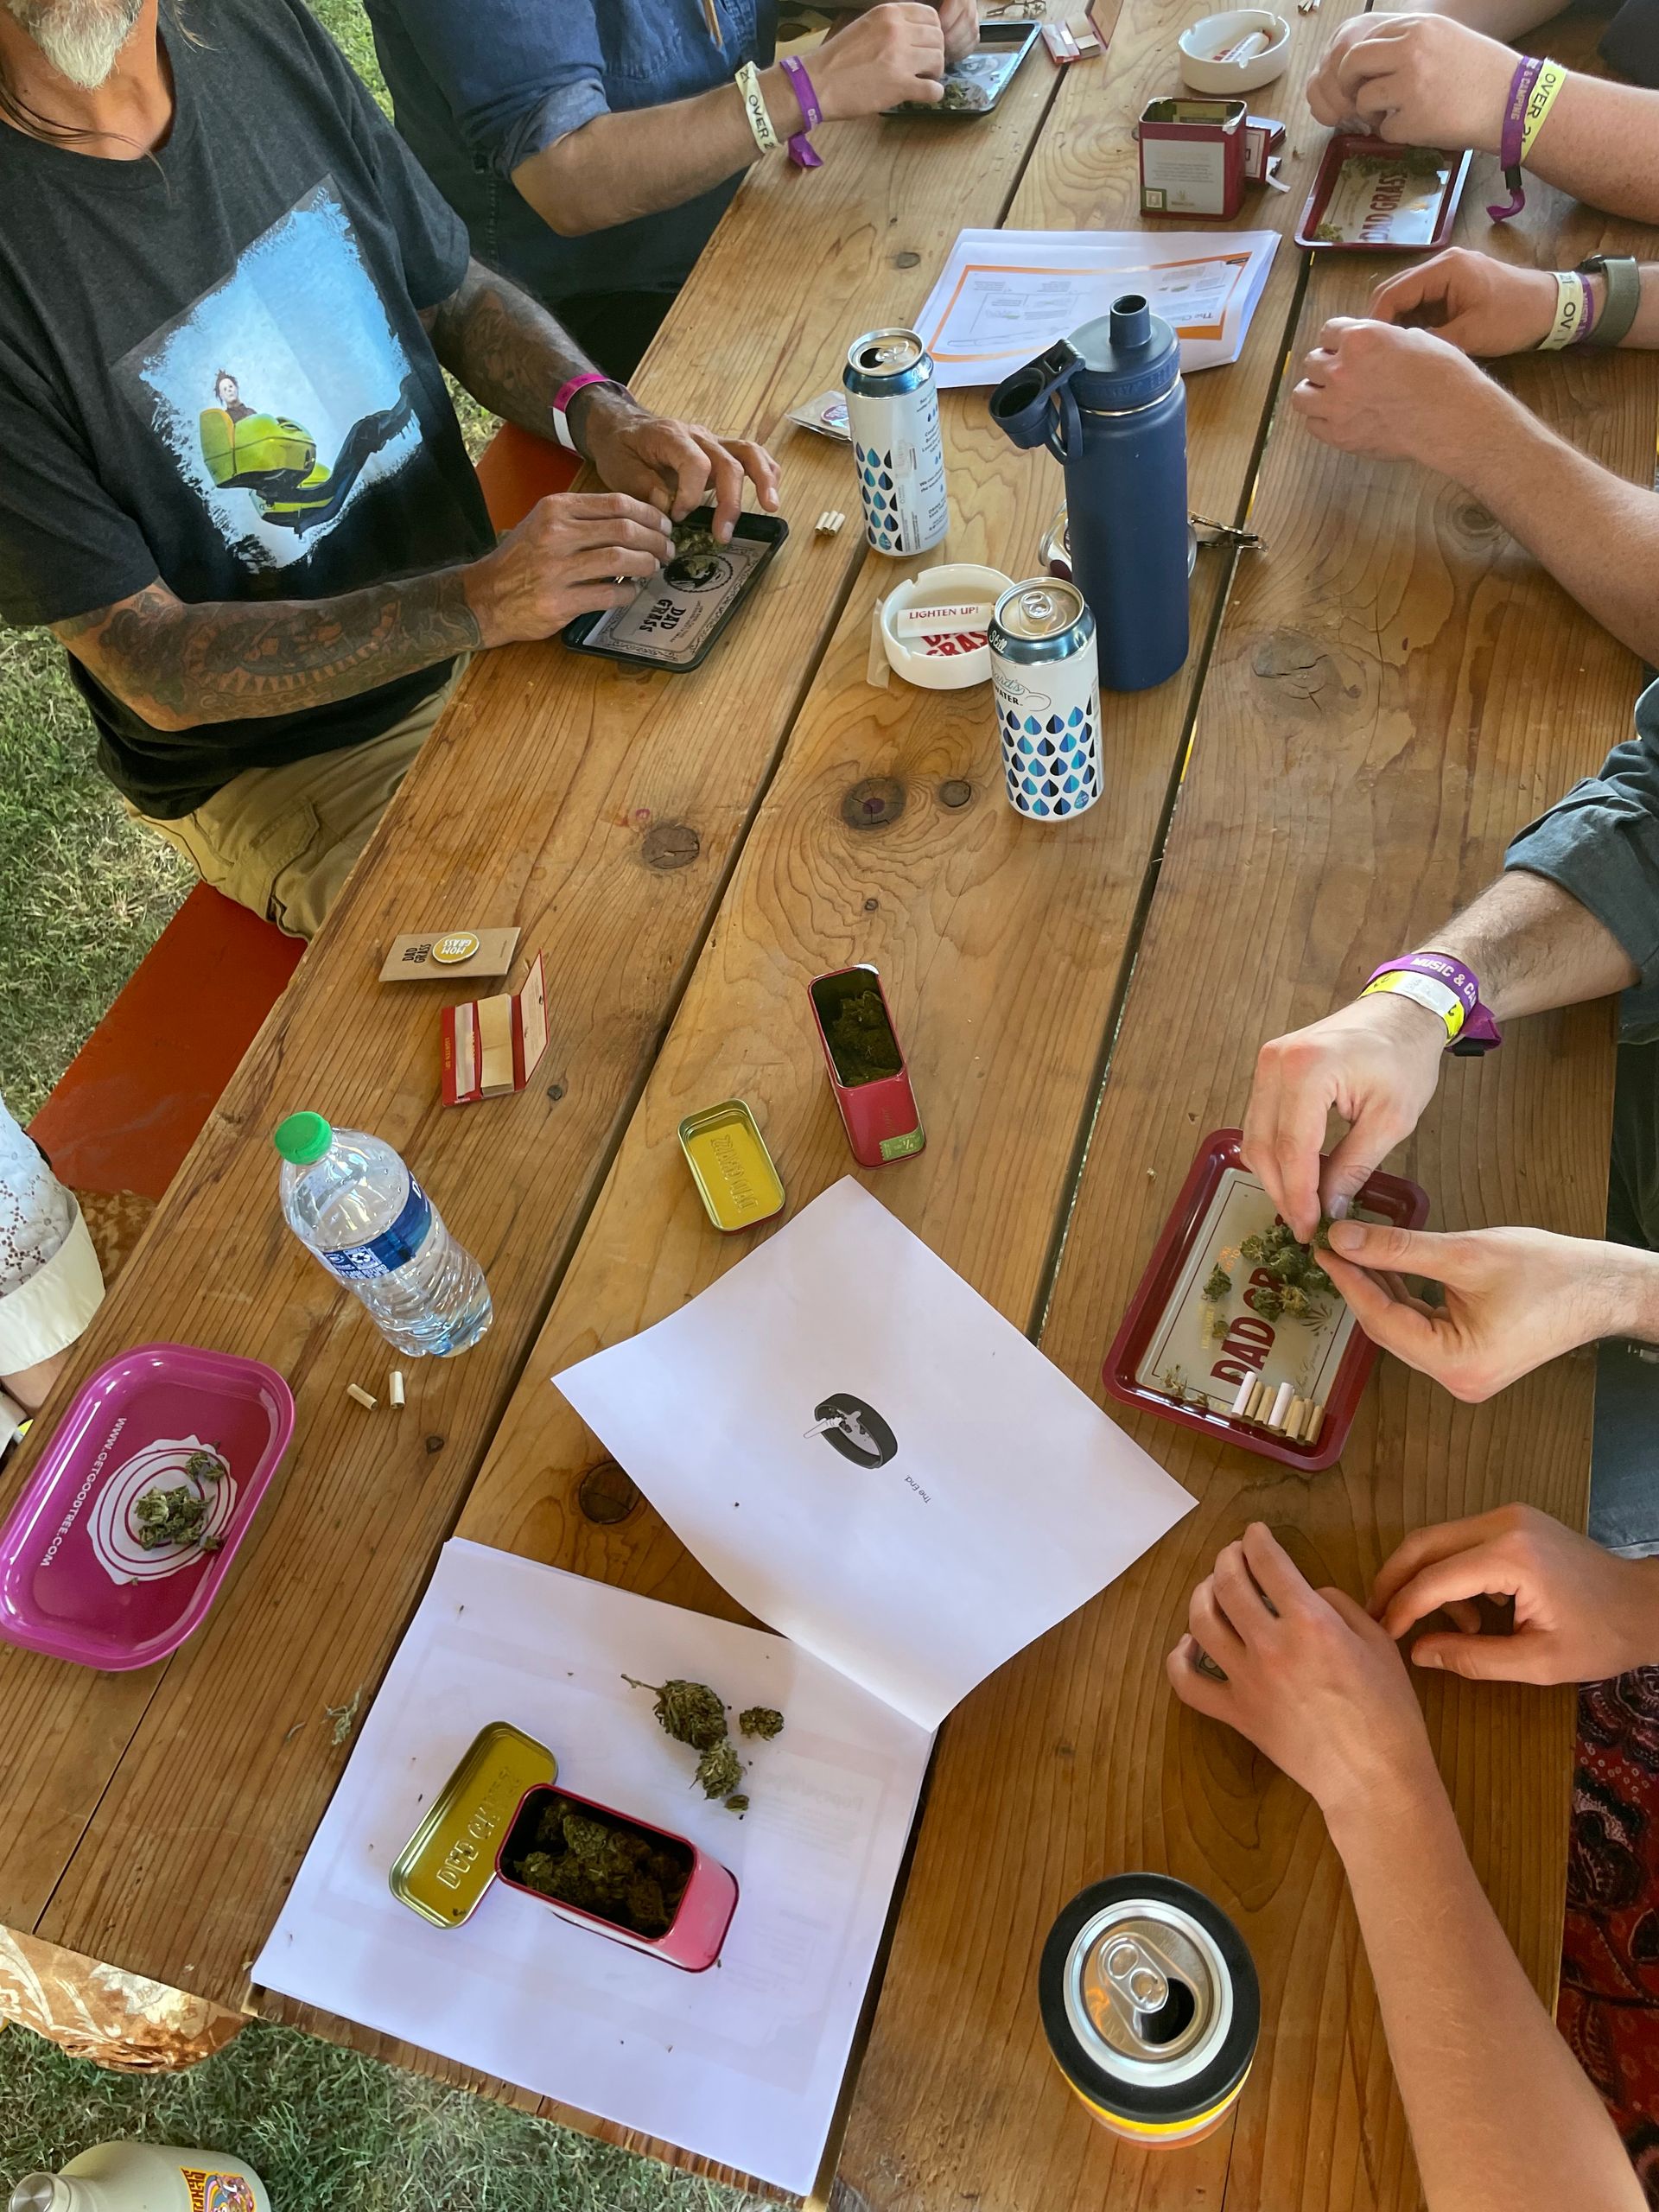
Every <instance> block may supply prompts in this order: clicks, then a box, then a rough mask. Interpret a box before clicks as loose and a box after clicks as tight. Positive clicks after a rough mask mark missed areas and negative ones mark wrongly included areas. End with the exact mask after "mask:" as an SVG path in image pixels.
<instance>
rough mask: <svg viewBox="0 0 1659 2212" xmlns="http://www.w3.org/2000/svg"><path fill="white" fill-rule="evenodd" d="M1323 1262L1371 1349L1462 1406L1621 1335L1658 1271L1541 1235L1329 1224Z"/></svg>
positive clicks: (1587, 1242) (1605, 1249) (1603, 1248)
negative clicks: (1421, 1286) (1431, 1298)
mask: <svg viewBox="0 0 1659 2212" xmlns="http://www.w3.org/2000/svg"><path fill="white" fill-rule="evenodd" d="M1324 1260H1325V1268H1326V1270H1327V1272H1328V1273H1329V1274H1330V1277H1331V1280H1332V1282H1334V1283H1335V1285H1336V1286H1337V1288H1338V1290H1339V1291H1340V1292H1341V1293H1342V1295H1343V1297H1344V1299H1345V1300H1347V1302H1348V1304H1349V1305H1350V1306H1351V1307H1352V1308H1353V1311H1354V1316H1355V1319H1357V1321H1358V1323H1359V1325H1360V1327H1361V1328H1362V1329H1363V1330H1364V1332H1365V1333H1366V1335H1367V1336H1368V1337H1370V1339H1371V1341H1372V1342H1373V1343H1374V1344H1381V1345H1382V1346H1383V1349H1384V1350H1385V1351H1391V1352H1393V1353H1394V1354H1395V1357H1396V1358H1399V1359H1403V1360H1404V1361H1405V1363H1406V1364H1407V1365H1408V1367H1414V1368H1417V1369H1418V1370H1420V1371H1421V1373H1423V1374H1425V1375H1432V1376H1433V1378H1434V1380H1435V1381H1436V1382H1437V1383H1442V1384H1444V1386H1445V1387H1446V1389H1448V1390H1449V1391H1450V1392H1451V1393H1452V1396H1453V1397H1454V1398H1461V1399H1463V1400H1465V1402H1467V1403H1469V1404H1471V1405H1474V1404H1478V1403H1479V1402H1480V1401H1481V1400H1482V1399H1483V1398H1490V1397H1491V1396H1492V1395H1493V1394H1494V1393H1495V1392H1497V1391H1498V1390H1502V1389H1506V1388H1507V1386H1508V1385H1509V1384H1510V1383H1513V1382H1514V1381H1515V1380H1516V1377H1517V1376H1522V1375H1529V1374H1531V1372H1532V1370H1533V1369H1534V1368H1535V1367H1541V1366H1542V1365H1543V1364H1544V1363H1545V1361H1546V1360H1550V1359H1555V1358H1558V1357H1560V1354H1561V1353H1563V1352H1567V1351H1574V1350H1576V1349H1577V1347H1578V1346H1579V1345H1580V1344H1591V1343H1592V1342H1593V1341H1594V1340H1595V1338H1598V1337H1605V1336H1611V1335H1613V1334H1615V1333H1617V1332H1618V1330H1619V1329H1620V1328H1621V1327H1622V1326H1627V1325H1629V1321H1630V1316H1631V1315H1632V1314H1633V1313H1636V1312H1637V1311H1638V1310H1639V1308H1640V1286H1641V1283H1642V1280H1643V1268H1644V1265H1645V1268H1646V1269H1647V1270H1648V1271H1649V1272H1651V1271H1652V1270H1653V1269H1654V1268H1656V1266H1659V1262H1656V1261H1655V1260H1654V1259H1653V1256H1652V1255H1651V1254H1648V1253H1643V1252H1637V1251H1635V1250H1633V1249H1631V1248H1630V1246H1628V1245H1624V1244H1603V1243H1595V1242H1593V1241H1592V1239H1590V1238H1588V1237H1583V1236H1552V1235H1551V1234H1550V1232H1549V1231H1548V1230H1543V1229H1476V1230H1465V1231H1464V1232H1463V1233H1462V1234H1460V1235H1457V1236H1435V1235H1433V1234H1431V1233H1430V1232H1429V1231H1428V1230H1421V1229H1388V1228H1383V1227H1380V1226H1376V1225H1374V1224H1370V1223H1368V1222H1361V1221H1344V1222H1336V1223H1333V1224H1332V1229H1331V1249H1330V1250H1329V1252H1328V1253H1326V1254H1325V1255H1324ZM1404 1274H1414V1275H1421V1276H1425V1277H1427V1278H1428V1279H1429V1280H1430V1281H1433V1282H1437V1283H1439V1284H1440V1287H1441V1290H1442V1292H1443V1294H1444V1300H1445V1302H1444V1304H1442V1305H1439V1306H1433V1305H1430V1304H1429V1302H1428V1301H1427V1299H1423V1298H1418V1297H1414V1295H1413V1294H1412V1293H1411V1292H1410V1291H1409V1290H1408V1288H1407V1287H1406V1285H1405V1283H1404V1281H1402V1276H1403V1275H1404Z"/></svg>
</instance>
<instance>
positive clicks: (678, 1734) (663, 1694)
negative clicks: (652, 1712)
mask: <svg viewBox="0 0 1659 2212" xmlns="http://www.w3.org/2000/svg"><path fill="white" fill-rule="evenodd" d="M622 1679H623V1681H625V1682H626V1683H628V1684H629V1685H630V1686H631V1687H632V1688H634V1689H636V1690H653V1691H655V1693H656V1696H657V1706H656V1713H657V1718H658V1720H659V1721H660V1722H661V1723H662V1725H663V1727H664V1730H665V1731H666V1732H667V1733H668V1734H669V1735H671V1737H672V1738H674V1740H675V1742H676V1743H677V1744H689V1745H690V1746H691V1749H692V1750H693V1751H712V1750H713V1749H714V1747H715V1745H716V1744H723V1743H724V1742H725V1740H726V1707H724V1706H723V1705H722V1704H721V1700H719V1699H718V1698H717V1697H716V1696H715V1693H714V1692H713V1690H711V1689H710V1688H709V1685H708V1683H707V1682H687V1681H681V1680H679V1679H678V1678H676V1679H675V1680H674V1681H669V1682H661V1683H658V1682H637V1681H634V1678H633V1676H632V1675H623V1677H622Z"/></svg>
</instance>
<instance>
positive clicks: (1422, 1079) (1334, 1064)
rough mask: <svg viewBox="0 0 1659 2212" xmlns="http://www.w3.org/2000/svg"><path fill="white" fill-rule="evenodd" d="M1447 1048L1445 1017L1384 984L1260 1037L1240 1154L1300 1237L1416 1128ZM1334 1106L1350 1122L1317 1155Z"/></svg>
mask: <svg viewBox="0 0 1659 2212" xmlns="http://www.w3.org/2000/svg"><path fill="white" fill-rule="evenodd" d="M1445 1049H1446V1028H1445V1025H1444V1024H1443V1023H1441V1022H1440V1021H1438V1020H1436V1019H1435V1017H1434V1016H1433V1014H1430V1013H1429V1012H1428V1011H1427V1008H1426V1007H1420V1006H1418V1005H1416V1004H1415V1003H1414V1001H1412V1000H1410V999H1404V998H1399V997H1396V996H1395V995H1393V994H1392V993H1379V994H1378V995H1376V996H1375V997H1372V998H1369V999H1356V1000H1355V1001H1354V1003H1353V1004H1352V1006H1345V1007H1341V1008H1339V1009H1338V1012H1337V1013H1335V1014H1327V1015H1326V1016H1325V1020H1323V1021H1316V1022H1314V1023H1313V1025H1312V1027H1309V1028H1306V1029H1298V1030H1296V1031H1295V1032H1294V1033H1293V1034H1292V1035H1290V1036H1288V1037H1276V1038H1274V1040H1273V1042H1272V1043H1271V1044H1268V1045H1264V1046H1262V1051H1261V1052H1260V1054H1259V1056H1258V1058H1257V1059H1256V1063H1255V1083H1254V1084H1252V1086H1251V1089H1250V1103H1249V1108H1248V1109H1247V1110H1246V1112H1245V1116H1244V1139H1243V1147H1242V1150H1243V1158H1244V1162H1245V1165H1246V1166H1248V1167H1249V1168H1250V1169H1251V1170H1252V1171H1253V1172H1254V1173H1255V1174H1257V1175H1259V1176H1260V1177H1261V1179H1262V1184H1263V1185H1264V1187H1265V1188H1266V1190H1267V1193H1268V1197H1269V1198H1271V1199H1272V1200H1273V1203H1274V1205H1275V1206H1277V1207H1278V1209H1279V1211H1280V1212H1281V1214H1282V1215H1283V1216H1284V1217H1285V1219H1286V1220H1287V1222H1288V1223H1289V1224H1290V1225H1291V1227H1292V1229H1293V1230H1294V1231H1295V1232H1296V1234H1297V1236H1300V1238H1301V1240H1302V1242H1303V1243H1306V1242H1307V1240H1308V1238H1309V1237H1310V1236H1313V1231H1314V1230H1316V1229H1317V1228H1318V1226H1319V1216H1320V1214H1321V1213H1322V1212H1323V1213H1328V1214H1336V1215H1340V1214H1343V1213H1345V1212H1346V1211H1347V1210H1348V1204H1349V1201H1350V1200H1351V1198H1352V1197H1353V1195H1354V1193H1355V1192H1356V1191H1357V1190H1358V1189H1359V1187H1360V1185H1362V1184H1363V1183H1364V1182H1365V1181H1367V1180H1368V1179H1369V1178H1370V1174H1371V1173H1372V1171H1373V1170H1374V1169H1375V1168H1376V1167H1377V1166H1380V1165H1381V1163H1382V1162H1383V1160H1384V1159H1386V1158H1387V1156H1388V1154H1389V1153H1391V1152H1392V1151H1393V1150H1394V1147H1395V1145H1397V1144H1401V1143H1403V1141H1405V1139H1406V1138H1407V1137H1408V1136H1409V1135H1411V1133H1412V1131H1413V1130H1414V1128H1416V1126H1417V1123H1418V1120H1419V1118H1420V1116H1421V1114H1422V1110H1423V1109H1424V1107H1425V1106H1427V1103H1428V1102H1429V1100H1430V1099H1431V1098H1432V1097H1433V1096H1434V1086H1435V1084H1437V1083H1438V1082H1439V1081H1440V1061H1441V1058H1442V1056H1443V1054H1444V1052H1445ZM1333 1111H1334V1112H1336V1113H1338V1114H1340V1115H1341V1116H1342V1118H1343V1120H1344V1122H1347V1123H1348V1125H1349V1126H1348V1132H1347V1135H1345V1136H1344V1138H1343V1139H1342V1141H1341V1142H1340V1143H1339V1144H1338V1145H1337V1146H1336V1147H1335V1148H1334V1149H1333V1150H1332V1154H1331V1157H1330V1158H1329V1160H1325V1159H1322V1158H1321V1157H1320V1151H1321V1147H1323V1145H1324V1143H1325V1122H1326V1121H1327V1119H1328V1118H1329V1116H1330V1115H1331V1114H1332V1112H1333Z"/></svg>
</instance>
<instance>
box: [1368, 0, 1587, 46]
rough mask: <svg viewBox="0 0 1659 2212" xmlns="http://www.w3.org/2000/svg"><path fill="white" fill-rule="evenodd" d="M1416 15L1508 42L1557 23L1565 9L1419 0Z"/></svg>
mask: <svg viewBox="0 0 1659 2212" xmlns="http://www.w3.org/2000/svg"><path fill="white" fill-rule="evenodd" d="M1378 12H1379V13H1383V12H1385V11H1384V10H1378ZM1416 12H1417V13H1418V14H1419V15H1423V16H1450V18H1451V19H1452V22H1456V23H1467V25H1468V26H1469V28H1470V29H1471V31H1479V32H1481V33H1482V34H1483V35H1484V36H1485V37H1487V38H1501V39H1503V40H1504V41H1506V42H1507V41H1510V40H1514V39H1518V38H1520V37H1521V35H1522V33H1523V32H1526V31H1534V30H1536V29H1537V28H1538V26H1539V24H1540V23H1548V22H1553V21H1554V18H1555V17H1556V16H1559V15H1560V13H1561V6H1560V0H1444V4H1437V0H1417V8H1416Z"/></svg>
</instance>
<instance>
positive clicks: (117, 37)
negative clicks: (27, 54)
mask: <svg viewBox="0 0 1659 2212" xmlns="http://www.w3.org/2000/svg"><path fill="white" fill-rule="evenodd" d="M3 5H4V7H5V8H6V10H7V12H8V13H9V14H10V15H12V16H15V17H16V20H17V22H19V23H21V24H22V28H23V31H24V33H25V35H27V36H28V37H29V38H30V39H32V40H33V41H34V42H35V45H36V46H38V47H39V48H40V49H41V53H42V54H44V55H45V56H46V58H47V60H48V61H49V62H50V63H51V65H52V67H54V69H55V70H56V71H57V72H58V74H59V75H60V77H67V79H69V82H70V83H71V84H72V85H79V86H80V89H81V90H82V92H96V91H97V90H98V89H99V86H100V85H105V84H107V83H108V82H109V79H110V77H111V74H112V73H113V71H114V68H115V65H116V61H117V60H118V56H119V54H120V52H121V49H122V48H123V47H124V45H125V44H126V42H127V41H128V40H129V39H130V37H131V35H132V27H133V25H134V24H135V23H136V22H137V20H138V15H139V10H141V9H142V8H143V0H3Z"/></svg>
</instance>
